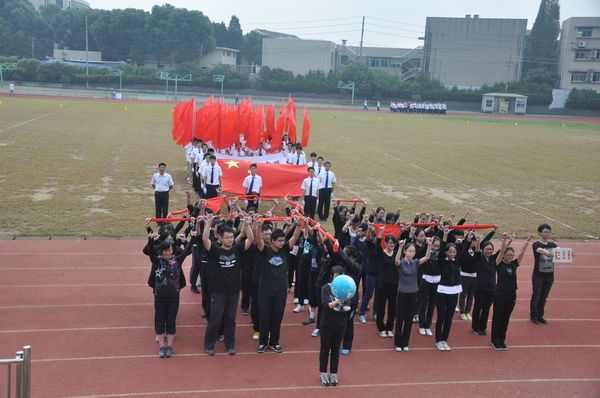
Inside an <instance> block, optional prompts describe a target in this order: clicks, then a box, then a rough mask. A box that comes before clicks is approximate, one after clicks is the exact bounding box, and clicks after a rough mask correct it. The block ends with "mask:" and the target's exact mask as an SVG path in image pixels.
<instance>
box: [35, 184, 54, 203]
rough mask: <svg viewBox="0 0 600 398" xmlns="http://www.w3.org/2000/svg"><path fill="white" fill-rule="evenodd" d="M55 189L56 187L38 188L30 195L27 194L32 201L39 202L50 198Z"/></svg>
mask: <svg viewBox="0 0 600 398" xmlns="http://www.w3.org/2000/svg"><path fill="white" fill-rule="evenodd" d="M56 191H57V189H56V188H54V187H45V188H38V189H36V190H34V191H33V194H32V195H29V196H30V197H31V200H33V201H34V202H41V201H42V200H49V199H52V198H53V197H54V194H55V193H56Z"/></svg>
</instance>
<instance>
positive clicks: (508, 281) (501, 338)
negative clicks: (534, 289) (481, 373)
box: [492, 233, 533, 351]
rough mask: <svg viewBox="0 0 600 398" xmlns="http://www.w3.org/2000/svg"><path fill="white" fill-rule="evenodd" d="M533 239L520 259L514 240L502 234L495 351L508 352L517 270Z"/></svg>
mask: <svg viewBox="0 0 600 398" xmlns="http://www.w3.org/2000/svg"><path fill="white" fill-rule="evenodd" d="M532 238H533V236H532V235H529V237H528V238H527V240H526V241H525V243H524V244H523V247H522V248H521V252H520V253H519V255H518V257H517V258H516V259H515V251H514V249H513V248H512V247H510V244H511V242H512V239H510V238H508V235H507V234H506V233H504V234H502V247H501V248H500V253H498V257H497V259H496V265H497V266H496V273H497V274H498V283H497V284H496V295H495V297H494V314H493V316H492V347H494V350H498V351H506V350H507V349H508V347H506V330H507V329H508V321H509V320H510V314H512V311H513V309H514V308H515V304H516V302H517V268H518V267H519V264H520V263H521V261H522V260H523V255H524V254H525V250H526V249H527V246H528V245H529V242H530V241H531V239H532Z"/></svg>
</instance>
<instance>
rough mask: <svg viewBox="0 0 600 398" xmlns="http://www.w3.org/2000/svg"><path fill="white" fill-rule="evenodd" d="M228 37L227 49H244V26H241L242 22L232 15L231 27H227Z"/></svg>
mask: <svg viewBox="0 0 600 398" xmlns="http://www.w3.org/2000/svg"><path fill="white" fill-rule="evenodd" d="M227 37H228V41H227V43H228V45H227V47H229V48H233V49H235V50H241V49H242V42H243V40H244V37H243V33H242V26H241V25H240V20H239V19H238V17H236V16H235V15H232V16H231V19H230V20H229V26H228V27H227Z"/></svg>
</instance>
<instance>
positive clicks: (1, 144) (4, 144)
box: [0, 141, 8, 146]
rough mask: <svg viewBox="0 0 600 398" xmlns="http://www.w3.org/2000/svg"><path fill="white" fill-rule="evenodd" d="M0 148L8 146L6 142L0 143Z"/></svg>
mask: <svg viewBox="0 0 600 398" xmlns="http://www.w3.org/2000/svg"><path fill="white" fill-rule="evenodd" d="M0 146H8V142H6V141H0Z"/></svg>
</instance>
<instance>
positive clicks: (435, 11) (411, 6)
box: [88, 0, 600, 47]
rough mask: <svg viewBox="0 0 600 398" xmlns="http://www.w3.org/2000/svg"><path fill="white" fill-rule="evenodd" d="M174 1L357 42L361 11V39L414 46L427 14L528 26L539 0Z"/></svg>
mask: <svg viewBox="0 0 600 398" xmlns="http://www.w3.org/2000/svg"><path fill="white" fill-rule="evenodd" d="M88 1H90V4H91V6H92V7H93V8H104V9H113V8H141V9H144V10H147V11H149V10H150V9H151V8H152V6H153V5H154V4H164V2H161V1H160V0H156V1H152V0H88ZM168 3H169V4H172V5H174V6H176V7H185V8H188V9H194V10H200V11H202V12H203V13H204V14H205V15H207V16H208V17H209V18H210V19H211V20H212V21H215V22H225V24H226V25H227V24H228V23H229V19H230V18H231V15H236V16H237V17H238V18H239V19H240V23H241V25H242V29H243V31H244V33H247V32H249V31H251V30H252V29H255V28H262V29H267V30H274V31H278V32H284V33H290V34H294V35H296V36H299V37H301V38H303V39H323V40H331V41H334V42H336V43H339V42H340V40H341V39H347V40H348V44H350V45H358V44H359V42H360V30H361V20H362V16H365V17H366V19H365V35H364V45H366V46H373V47H416V46H419V45H422V41H420V40H418V37H419V36H422V35H423V33H424V31H425V18H426V17H428V16H430V17H464V16H465V14H479V16H480V18H525V19H527V26H528V28H531V26H532V25H533V22H534V21H535V17H536V15H537V11H538V8H539V4H540V0H495V1H493V0H452V1H451V0H411V1H407V0H383V1H373V2H371V1H365V0H362V1H357V0H302V1H298V0H294V1H274V0H251V1H239V0H237V1H234V0H218V1H215V0H210V1H198V0H170V1H168ZM560 14H561V15H560V18H561V21H562V20H564V19H567V18H570V17H574V16H578V17H581V16H600V0H561V12H560Z"/></svg>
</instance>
